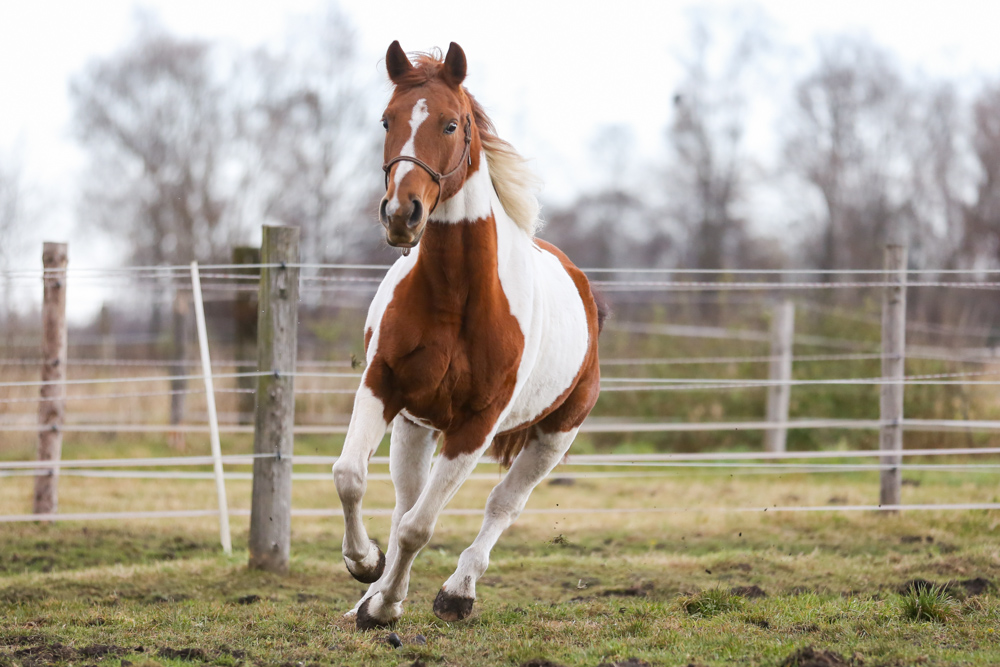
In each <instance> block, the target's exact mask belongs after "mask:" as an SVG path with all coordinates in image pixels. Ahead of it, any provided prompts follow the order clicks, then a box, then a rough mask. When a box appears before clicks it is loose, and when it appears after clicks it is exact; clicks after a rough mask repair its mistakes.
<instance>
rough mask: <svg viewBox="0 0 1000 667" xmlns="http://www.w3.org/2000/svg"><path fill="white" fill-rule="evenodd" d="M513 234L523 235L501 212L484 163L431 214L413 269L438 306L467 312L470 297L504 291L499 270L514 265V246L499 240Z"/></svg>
mask: <svg viewBox="0 0 1000 667" xmlns="http://www.w3.org/2000/svg"><path fill="white" fill-rule="evenodd" d="M498 226H501V227H503V229H498ZM511 234H522V235H523V232H522V231H521V230H519V229H517V227H516V225H514V223H513V222H512V221H511V220H510V218H509V217H508V216H507V214H506V213H505V212H504V211H503V208H502V207H501V206H500V203H499V201H498V200H497V197H496V195H495V193H494V191H493V183H492V182H491V181H490V175H489V172H488V171H487V166H486V159H485V157H482V158H481V159H480V160H479V169H478V170H476V171H475V172H474V173H473V174H472V175H471V176H470V177H469V178H468V179H467V180H466V182H465V184H464V185H463V186H462V189H461V190H459V191H458V192H457V193H456V194H455V195H454V196H453V197H450V198H448V199H447V200H446V201H443V202H441V203H440V204H439V205H438V208H437V210H435V211H434V213H433V214H431V216H430V221H429V222H428V225H427V229H426V231H425V232H424V235H423V238H422V239H421V241H420V246H419V249H418V253H419V257H418V260H417V265H416V267H414V269H415V270H416V271H417V272H418V273H419V274H420V275H421V277H422V278H423V279H424V280H426V281H427V283H428V285H429V287H430V288H431V289H432V290H433V292H434V299H435V302H437V303H438V304H440V305H444V303H445V302H450V301H454V306H456V307H459V306H464V304H465V302H466V300H467V299H468V298H469V295H470V294H476V293H477V292H480V293H481V292H482V291H483V290H489V289H491V288H495V287H499V269H498V267H499V266H500V265H502V264H504V263H506V262H507V261H509V259H510V258H509V254H510V252H511V250H512V248H511V245H512V244H510V243H498V239H499V238H500V237H504V238H510V235H511Z"/></svg>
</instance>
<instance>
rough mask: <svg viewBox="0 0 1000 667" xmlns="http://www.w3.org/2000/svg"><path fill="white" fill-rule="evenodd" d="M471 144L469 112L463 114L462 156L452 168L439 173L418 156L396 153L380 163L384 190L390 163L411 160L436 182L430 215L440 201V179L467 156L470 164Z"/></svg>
mask: <svg viewBox="0 0 1000 667" xmlns="http://www.w3.org/2000/svg"><path fill="white" fill-rule="evenodd" d="M471 145H472V117H471V116H470V115H469V114H465V148H464V149H463V150H462V157H461V158H459V160H458V164H457V165H455V168H454V169H452V170H451V171H448V172H445V173H444V174H439V173H438V172H437V171H435V170H434V169H432V168H431V167H430V165H428V164H427V163H426V162H424V161H423V160H421V159H419V158H416V157H410V156H409V155H397V156H396V157H394V158H392V159H391V160H389V161H388V162H386V163H385V164H384V165H382V171H384V172H385V189H386V190H388V189H389V171H390V170H391V169H392V165H394V164H396V163H397V162H412V163H413V164H415V165H417V166H418V167H422V168H423V170H424V171H426V172H427V173H428V174H430V177H431V179H432V180H433V181H434V182H435V183H437V186H438V193H437V197H436V198H435V199H434V206H432V207H431V209H430V211H428V213H427V215H430V214H431V213H433V212H434V209H436V208H437V205H438V202H440V201H441V190H442V189H443V186H442V185H441V181H442V180H444V179H446V178H449V177H451V176H452V175H454V174H455V172H456V171H458V170H459V169H461V168H462V163H463V162H465V159H466V157H468V158H469V165H470V166H471V165H472V156H471V155H470V154H469V148H470V146H471Z"/></svg>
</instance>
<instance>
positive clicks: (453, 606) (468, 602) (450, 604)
mask: <svg viewBox="0 0 1000 667" xmlns="http://www.w3.org/2000/svg"><path fill="white" fill-rule="evenodd" d="M475 602H476V598H464V597H462V596H460V595H452V594H451V593H448V592H447V591H445V590H444V589H443V588H442V589H441V590H440V591H438V594H437V597H436V598H434V615H435V616H437V617H438V618H440V619H441V620H442V621H464V620H465V619H467V618H468V617H469V614H471V613H472V605H473V604H475Z"/></svg>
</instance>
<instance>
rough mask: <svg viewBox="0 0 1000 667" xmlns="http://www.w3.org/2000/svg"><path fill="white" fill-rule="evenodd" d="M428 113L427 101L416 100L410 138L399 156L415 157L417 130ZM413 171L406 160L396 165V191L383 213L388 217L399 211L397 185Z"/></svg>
mask: <svg viewBox="0 0 1000 667" xmlns="http://www.w3.org/2000/svg"><path fill="white" fill-rule="evenodd" d="M429 115H430V113H429V112H428V111H427V100H426V99H425V98H423V97H421V98H420V99H419V100H417V103H416V104H414V105H413V112H412V113H411V114H410V138H409V139H408V140H407V142H406V143H405V144H403V150H401V151H399V154H400V155H405V156H407V157H417V155H416V148H415V146H414V141H416V138H417V130H418V129H420V125H421V124H422V123H423V122H424V121H425V120H427V117H428V116H429ZM411 169H413V163H412V162H410V161H408V160H406V161H403V162H399V163H397V164H396V177H395V178H394V179H393V183H395V185H396V189H395V190H394V191H393V193H392V199H391V200H390V201H389V203H388V204H386V207H385V212H386V213H387V214H388V215H393V214H395V213H396V211H398V210H399V184H400V183H402V182H403V177H404V176H406V175H407V174H408V173H410V170H411Z"/></svg>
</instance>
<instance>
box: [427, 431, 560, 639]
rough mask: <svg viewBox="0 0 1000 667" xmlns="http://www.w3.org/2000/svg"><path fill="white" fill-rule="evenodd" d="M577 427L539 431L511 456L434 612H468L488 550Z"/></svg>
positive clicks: (448, 617)
mask: <svg viewBox="0 0 1000 667" xmlns="http://www.w3.org/2000/svg"><path fill="white" fill-rule="evenodd" d="M577 430H578V429H576V428H574V429H573V430H572V431H568V432H556V433H540V432H538V431H537V429H536V434H535V436H534V437H533V438H532V439H531V441H530V442H529V443H528V445H527V446H526V447H525V448H524V449H523V450H521V453H520V454H518V455H517V458H516V459H514V464H513V465H512V466H511V467H510V472H509V473H507V476H506V477H505V478H504V479H503V481H501V482H500V483H499V484H497V485H496V487H494V489H493V491H492V492H491V493H490V497H489V500H487V501H486V516H485V518H484V519H483V527H482V528H481V529H480V531H479V535H478V536H477V537H476V539H475V541H473V543H472V544H471V545H470V546H469V548H467V549H466V550H465V551H463V552H462V555H461V557H459V559H458V568H457V569H456V570H455V573H454V574H452V575H451V577H449V578H448V581H446V582H445V583H444V586H442V587H441V590H440V591H439V592H438V595H437V598H436V599H435V600H434V613H435V614H436V615H437V616H438V618H440V619H442V620H445V621H460V620H462V619H464V618H467V617H468V616H469V614H470V613H472V605H473V603H474V602H475V600H476V581H477V580H478V579H479V577H481V576H482V575H483V573H484V572H486V568H487V567H488V566H489V564H490V551H492V550H493V546H494V545H495V544H496V543H497V540H498V539H500V535H501V534H502V533H503V531H504V530H506V529H507V527H508V526H510V525H511V524H512V523H514V520H515V519H517V517H518V515H520V513H521V510H523V509H524V505H525V503H526V502H527V501H528V496H530V495H531V491H532V489H534V488H535V486H537V485H538V483H539V482H540V481H542V479H544V478H545V476H546V475H548V474H549V472H551V471H552V469H553V468H554V467H555V466H556V464H558V463H559V461H561V460H562V458H563V456H565V454H566V451H567V450H568V449H569V447H570V445H571V444H573V438H575V437H576V432H577Z"/></svg>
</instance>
